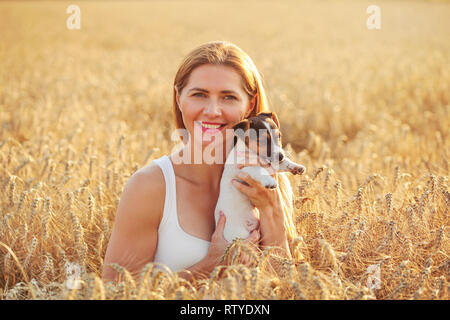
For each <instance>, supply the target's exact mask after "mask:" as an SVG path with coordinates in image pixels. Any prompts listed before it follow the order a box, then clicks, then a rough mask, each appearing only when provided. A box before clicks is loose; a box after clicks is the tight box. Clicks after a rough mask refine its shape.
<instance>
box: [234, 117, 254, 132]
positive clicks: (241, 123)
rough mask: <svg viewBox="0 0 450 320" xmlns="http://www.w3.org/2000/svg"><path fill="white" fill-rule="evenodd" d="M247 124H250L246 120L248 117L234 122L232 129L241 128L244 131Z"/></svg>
mask: <svg viewBox="0 0 450 320" xmlns="http://www.w3.org/2000/svg"><path fill="white" fill-rule="evenodd" d="M249 126H250V123H249V122H248V119H244V120H242V121H240V122H238V123H236V124H235V125H234V126H233V129H234V130H237V129H242V130H243V131H244V132H245V131H247V130H248V128H249Z"/></svg>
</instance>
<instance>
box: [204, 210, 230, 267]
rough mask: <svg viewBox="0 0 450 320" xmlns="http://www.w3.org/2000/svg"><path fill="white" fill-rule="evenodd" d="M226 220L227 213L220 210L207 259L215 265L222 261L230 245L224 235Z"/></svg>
mask: <svg viewBox="0 0 450 320" xmlns="http://www.w3.org/2000/svg"><path fill="white" fill-rule="evenodd" d="M225 222H226V218H225V215H224V214H223V212H222V211H220V217H219V220H218V221H217V226H216V230H214V233H213V234H212V236H211V244H210V246H209V250H208V254H207V255H206V259H207V260H208V261H209V262H211V263H212V264H214V265H218V264H219V263H220V258H221V257H222V255H223V253H224V252H225V250H226V249H227V247H228V246H229V245H230V242H228V241H227V240H226V239H225V237H224V236H223V230H224V228H225Z"/></svg>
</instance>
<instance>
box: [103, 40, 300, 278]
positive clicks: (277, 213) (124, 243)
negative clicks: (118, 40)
mask: <svg viewBox="0 0 450 320" xmlns="http://www.w3.org/2000/svg"><path fill="white" fill-rule="evenodd" d="M267 109H268V106H267V98H266V95H265V92H264V88H263V86H262V81H261V78H260V75H259V73H258V70H257V69H256V67H255V65H254V64H253V62H252V60H251V59H250V57H249V56H248V55H247V54H246V53H245V52H243V51H242V50H241V49H240V48H238V47H237V46H236V45H234V44H232V43H229V42H224V41H215V42H209V43H206V44H203V45H201V46H200V47H198V48H196V49H195V50H193V51H192V52H191V53H190V54H189V55H188V56H187V57H186V58H185V60H184V61H183V63H182V64H181V66H180V68H179V70H178V72H177V74H176V76H175V80H174V99H173V111H174V117H175V122H176V126H177V128H178V129H185V130H186V131H187V132H188V136H189V139H188V141H187V142H185V144H184V147H183V148H182V149H181V150H180V151H179V152H175V153H173V154H172V155H170V157H168V156H163V157H161V158H159V159H156V160H154V161H153V162H152V163H151V164H149V165H148V166H146V167H144V168H141V169H140V170H138V171H137V172H136V173H135V174H133V176H132V177H131V178H130V179H129V181H128V182H127V184H126V186H125V188H124V191H123V193H122V197H121V200H120V203H119V206H118V209H117V214H116V218H115V224H114V228H113V231H112V234H111V238H110V241H109V244H108V248H107V250H106V256H105V260H104V268H103V278H104V279H105V280H116V279H117V273H116V272H115V271H114V270H113V269H112V268H111V267H109V266H108V264H110V263H118V264H119V265H121V266H125V267H126V268H127V269H128V270H129V271H130V272H131V273H132V274H133V273H134V274H137V273H139V271H140V270H141V269H142V267H143V266H144V265H145V264H147V263H148V262H151V261H154V262H159V263H162V264H165V265H167V266H168V267H169V268H170V269H171V270H172V271H173V272H180V275H181V276H183V277H185V278H187V279H192V278H193V277H196V276H206V277H207V276H208V275H209V273H210V272H211V271H212V270H213V269H214V267H215V266H216V265H217V264H218V263H219V259H220V257H221V256H222V255H223V253H224V251H225V249H226V248H227V246H228V245H229V243H228V242H227V241H226V240H225V239H224V237H223V228H224V225H225V222H226V212H225V213H224V215H223V214H222V215H221V217H220V219H219V221H218V224H217V227H216V226H215V221H214V209H215V206H216V202H217V199H218V196H219V185H220V179H221V175H222V171H223V167H224V164H223V163H224V161H219V162H218V163H213V164H207V163H205V162H204V161H203V162H200V163H198V161H197V162H196V163H195V164H192V163H193V161H192V159H190V160H191V162H189V163H187V162H186V161H184V162H183V161H179V159H180V158H183V156H184V157H185V158H183V159H186V155H194V153H195V152H196V151H197V152H198V150H200V151H201V152H203V151H204V150H205V148H207V147H210V146H211V144H212V143H216V144H222V145H223V146H224V151H225V152H224V153H223V154H224V156H223V157H226V151H227V150H228V151H229V148H230V143H229V140H230V139H226V137H225V135H222V134H221V133H222V132H225V130H224V129H230V128H232V126H233V125H234V124H236V123H237V122H239V121H241V120H242V119H244V118H248V117H251V116H254V115H256V114H257V113H259V112H261V111H266V110H267ZM219 125H220V128H218V126H219ZM198 132H202V134H201V135H198V134H196V133H198ZM194 133H195V134H194ZM225 140H226V141H225ZM222 160H224V159H222ZM237 178H239V179H240V180H243V181H244V182H246V183H247V184H248V185H244V184H241V183H238V182H236V183H235V187H236V188H238V190H240V191H241V192H243V193H244V194H246V195H247V196H248V197H249V199H250V201H251V202H252V204H253V205H254V206H255V208H257V209H258V211H259V214H260V228H259V230H255V231H254V232H252V233H251V234H250V236H249V237H248V239H246V241H248V242H252V243H259V242H260V244H261V246H263V247H264V246H278V247H280V248H281V250H282V251H283V252H284V253H285V254H286V255H287V256H288V257H290V249H289V244H288V241H289V240H290V239H292V238H293V237H295V236H296V231H295V227H294V224H293V221H292V216H291V214H292V190H291V187H290V184H289V180H288V179H287V177H286V176H284V174H276V178H277V180H278V182H279V187H278V188H277V189H275V190H267V189H265V188H263V187H262V186H261V185H260V184H259V182H256V181H254V180H252V179H251V178H249V177H248V176H246V175H242V176H238V177H237ZM186 271H190V273H189V272H186Z"/></svg>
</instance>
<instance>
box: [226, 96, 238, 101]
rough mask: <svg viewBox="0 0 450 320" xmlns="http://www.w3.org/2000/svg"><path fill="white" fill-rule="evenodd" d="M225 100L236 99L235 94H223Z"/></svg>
mask: <svg viewBox="0 0 450 320" xmlns="http://www.w3.org/2000/svg"><path fill="white" fill-rule="evenodd" d="M225 100H237V99H236V97H235V96H225Z"/></svg>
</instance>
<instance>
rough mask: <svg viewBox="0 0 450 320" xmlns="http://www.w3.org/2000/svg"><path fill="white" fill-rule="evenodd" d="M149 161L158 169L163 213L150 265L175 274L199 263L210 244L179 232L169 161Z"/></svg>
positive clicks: (175, 195) (171, 168)
mask: <svg viewBox="0 0 450 320" xmlns="http://www.w3.org/2000/svg"><path fill="white" fill-rule="evenodd" d="M153 161H154V162H155V163H156V164H157V165H158V166H159V167H160V168H161V170H162V172H163V174H164V180H165V182H166V196H165V201H164V213H163V217H162V219H161V223H160V224H159V228H158V244H157V247H156V253H155V258H154V260H153V261H154V262H158V263H161V264H164V265H166V266H167V267H169V269H170V270H171V271H172V272H178V271H181V270H183V269H186V268H189V267H191V266H192V265H194V264H196V263H197V262H199V261H200V260H202V259H203V258H204V257H205V256H206V254H207V253H208V249H209V245H210V244H211V243H210V242H209V241H206V240H203V239H200V238H197V237H195V236H193V235H190V234H188V233H186V232H185V231H184V230H183V229H181V227H180V224H179V222H178V214H177V188H176V182H175V172H174V170H173V166H172V161H171V160H170V158H169V157H168V156H166V155H164V156H162V157H161V158H159V159H155V160H153Z"/></svg>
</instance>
